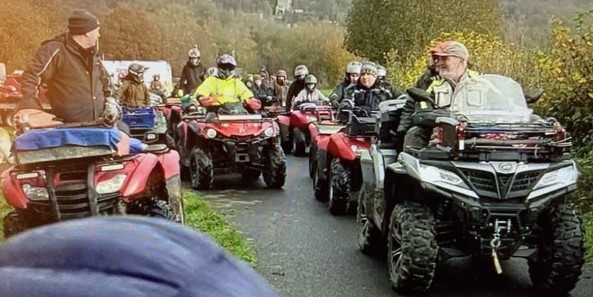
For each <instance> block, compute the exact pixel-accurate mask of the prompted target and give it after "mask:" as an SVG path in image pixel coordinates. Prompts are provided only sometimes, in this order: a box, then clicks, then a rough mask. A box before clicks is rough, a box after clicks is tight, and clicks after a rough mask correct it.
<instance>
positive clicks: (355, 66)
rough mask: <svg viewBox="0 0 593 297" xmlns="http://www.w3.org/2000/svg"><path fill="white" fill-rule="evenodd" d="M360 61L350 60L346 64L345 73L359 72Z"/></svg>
mask: <svg viewBox="0 0 593 297" xmlns="http://www.w3.org/2000/svg"><path fill="white" fill-rule="evenodd" d="M361 68H362V63H360V62H358V61H352V62H350V63H348V66H346V74H351V73H352V74H360V70H361Z"/></svg>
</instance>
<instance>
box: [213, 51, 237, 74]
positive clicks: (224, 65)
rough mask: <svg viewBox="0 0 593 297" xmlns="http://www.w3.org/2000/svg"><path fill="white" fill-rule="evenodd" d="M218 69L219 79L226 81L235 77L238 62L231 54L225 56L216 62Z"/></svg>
mask: <svg viewBox="0 0 593 297" xmlns="http://www.w3.org/2000/svg"><path fill="white" fill-rule="evenodd" d="M216 66H217V67H218V74H217V77H218V78H222V79H226V78H229V77H232V76H234V75H235V68H237V61H235V58H233V56H231V55H229V54H224V55H222V56H220V57H219V58H218V60H217V61H216Z"/></svg>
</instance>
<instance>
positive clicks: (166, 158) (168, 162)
mask: <svg viewBox="0 0 593 297" xmlns="http://www.w3.org/2000/svg"><path fill="white" fill-rule="evenodd" d="M157 159H158V161H159V164H160V166H161V167H162V168H163V173H164V175H165V179H166V180H169V179H171V178H172V177H174V176H176V175H179V171H180V169H179V153H178V152H177V151H174V150H170V151H168V152H167V153H165V154H159V155H158V156H157Z"/></svg>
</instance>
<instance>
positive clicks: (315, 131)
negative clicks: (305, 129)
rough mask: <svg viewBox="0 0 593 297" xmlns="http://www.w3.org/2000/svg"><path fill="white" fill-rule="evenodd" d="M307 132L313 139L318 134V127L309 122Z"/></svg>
mask: <svg viewBox="0 0 593 297" xmlns="http://www.w3.org/2000/svg"><path fill="white" fill-rule="evenodd" d="M309 134H311V139H315V138H317V135H319V127H318V126H317V125H316V124H315V123H310V124H309Z"/></svg>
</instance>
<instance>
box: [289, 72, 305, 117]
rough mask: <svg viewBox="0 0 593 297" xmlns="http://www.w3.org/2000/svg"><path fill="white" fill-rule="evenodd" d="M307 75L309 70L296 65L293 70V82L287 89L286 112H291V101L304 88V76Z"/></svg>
mask: <svg viewBox="0 0 593 297" xmlns="http://www.w3.org/2000/svg"><path fill="white" fill-rule="evenodd" d="M308 74H309V68H307V66H305V65H298V66H297V67H295V68H294V80H293V81H292V83H291V84H290V86H289V87H288V93H287V94H286V111H291V110H292V100H293V99H294V97H296V96H297V95H298V94H299V93H300V92H301V91H302V90H303V89H304V88H305V76H307V75H308Z"/></svg>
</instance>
